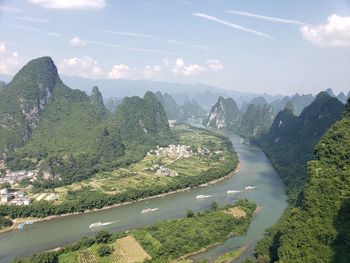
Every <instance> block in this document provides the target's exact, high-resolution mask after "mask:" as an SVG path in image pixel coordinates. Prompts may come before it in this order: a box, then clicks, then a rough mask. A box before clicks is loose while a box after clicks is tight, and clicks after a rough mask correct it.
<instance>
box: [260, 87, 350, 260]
mask: <svg viewBox="0 0 350 263" xmlns="http://www.w3.org/2000/svg"><path fill="white" fill-rule="evenodd" d="M339 103H340V102H339V101H337V100H336V99H334V98H330V96H329V95H328V94H325V93H321V94H320V95H318V97H317V98H316V100H315V101H314V102H313V103H312V104H310V106H308V107H307V108H305V110H304V111H303V113H302V114H301V115H300V117H299V118H297V119H294V123H293V124H294V125H295V123H297V124H298V123H300V125H299V126H296V127H295V130H292V131H291V130H290V129H288V126H287V127H283V128H282V129H285V130H287V129H288V130H289V131H290V133H289V134H288V137H282V136H281V137H280V138H281V139H282V143H281V145H279V146H278V147H279V148H280V149H281V151H282V147H283V143H284V144H285V142H286V140H287V139H286V138H288V140H292V138H295V137H294V136H295V135H294V134H295V133H296V134H298V135H297V138H298V139H299V140H301V142H300V144H299V143H296V145H295V146H294V147H291V146H290V145H289V148H287V147H288V146H287V145H288V144H285V146H284V147H285V148H284V149H285V151H284V155H286V157H283V158H286V159H287V158H288V156H289V157H290V158H292V156H295V157H296V156H297V155H296V153H297V152H299V153H302V152H303V151H305V152H306V154H303V155H302V157H303V158H304V159H303V160H296V158H295V157H294V158H293V159H292V160H291V162H298V161H301V162H303V163H301V164H302V165H305V168H304V169H305V172H304V170H300V168H297V167H298V166H295V165H293V164H290V165H289V166H286V168H289V169H290V170H291V171H289V172H290V173H286V172H285V170H281V169H280V168H279V167H281V166H282V163H281V159H279V158H277V156H278V153H276V152H273V151H272V150H271V149H269V148H267V152H268V153H269V154H270V156H272V157H271V159H272V160H273V161H274V162H273V163H274V164H279V165H280V166H276V167H277V169H278V170H279V172H280V174H281V176H282V178H283V179H284V180H286V179H289V180H288V181H286V182H287V189H289V196H290V197H291V204H290V206H289V208H288V209H287V210H286V211H285V213H284V214H283V216H282V218H281V219H280V220H279V222H278V224H276V225H275V226H273V227H272V228H271V229H269V231H268V232H267V233H266V236H265V238H264V239H263V240H261V241H260V242H259V244H258V246H257V247H256V252H255V255H256V258H258V260H259V262H276V261H278V262H347V261H348V258H349V256H350V254H349V251H350V250H349V248H350V246H349V241H348V237H349V233H350V232H349V229H350V226H349V212H348V211H349V206H348V204H349V202H348V200H349V197H350V190H349V185H350V181H349V180H348V176H347V175H348V174H349V169H348V167H349V160H350V159H349V158H348V157H349V156H350V152H349V147H347V146H348V145H349V142H350V137H349V134H350V132H349V127H350V126H349V123H350V122H349V113H348V112H349V111H348V110H346V111H345V114H344V117H343V119H342V120H341V121H339V122H337V123H336V124H334V125H333V126H332V127H331V128H330V129H329V130H328V131H327V132H326V134H325V135H324V136H323V137H322V138H321V139H320V141H319V142H318V143H317V138H320V137H321V136H322V134H323V132H325V131H326V130H327V129H328V127H329V126H331V125H332V124H333V123H334V122H335V121H336V120H337V119H338V118H339V117H340V113H339V111H340V109H342V108H343V107H341V105H340V104H339ZM347 107H348V106H347ZM289 111H290V109H289ZM282 114H283V115H284V119H283V118H282V117H283V116H281V115H282ZM288 114H289V115H290V116H291V113H289V112H288V109H287V110H285V111H284V112H282V113H281V114H280V116H278V117H279V118H280V119H277V118H276V121H284V123H285V121H286V119H287V120H288ZM319 116H321V118H320V117H319ZM294 118H295V117H294ZM301 119H302V120H303V121H300V120H301ZM289 120H290V119H289ZM299 121H300V122H299ZM305 123H307V124H308V125H305ZM301 124H302V125H303V126H304V127H302V126H301ZM289 125H292V124H291V123H289ZM273 127H274V126H273ZM275 132H276V131H275ZM292 132H294V134H293V133H292ZM270 134H271V133H270ZM314 137H316V138H314ZM294 142H296V139H295V141H294ZM316 143H317V145H316V147H315V155H314V158H313V159H314V160H312V161H309V160H310V159H311V158H312V150H311V148H312V147H313V144H316ZM275 147H276V148H277V146H275ZM298 147H299V151H298ZM276 148H275V149H276ZM265 149H266V148H265ZM272 149H274V148H272ZM293 151H294V154H295V155H289V154H292V153H293ZM310 156H311V157H310ZM280 158H281V157H280ZM309 158H310V159H309ZM307 161H309V163H308V165H307V172H306V162H307ZM297 171H302V173H300V172H299V174H297V173H296V172H297ZM293 172H294V173H293ZM289 175H290V177H288V176H289ZM292 175H294V178H293V177H292ZM306 175H307V180H306ZM301 176H303V177H301ZM304 176H305V177H304ZM300 177H301V178H302V180H300ZM288 182H289V183H288ZM303 184H304V185H305V186H304V187H303ZM299 191H301V193H300V194H299V195H296V193H298V192H299ZM296 196H297V198H296ZM294 200H296V201H295V202H293V201H294Z"/></svg>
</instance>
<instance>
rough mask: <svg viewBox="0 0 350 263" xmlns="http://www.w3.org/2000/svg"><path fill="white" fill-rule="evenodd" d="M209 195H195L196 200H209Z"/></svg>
mask: <svg viewBox="0 0 350 263" xmlns="http://www.w3.org/2000/svg"><path fill="white" fill-rule="evenodd" d="M209 197H211V195H197V196H196V199H204V198H209Z"/></svg>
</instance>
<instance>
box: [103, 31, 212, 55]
mask: <svg viewBox="0 0 350 263" xmlns="http://www.w3.org/2000/svg"><path fill="white" fill-rule="evenodd" d="M97 31H99V32H103V33H107V34H113V35H119V36H126V37H136V38H144V39H149V40H154V41H160V42H163V43H168V44H173V45H177V46H182V47H188V48H194V49H201V50H206V51H208V50H209V48H207V47H204V46H200V45H193V44H189V43H185V42H182V41H178V40H173V39H167V38H162V37H157V36H151V35H146V34H140V33H134V32H123V31H111V30H103V29H99V30H97Z"/></svg>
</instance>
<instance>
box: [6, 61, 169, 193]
mask: <svg viewBox="0 0 350 263" xmlns="http://www.w3.org/2000/svg"><path fill="white" fill-rule="evenodd" d="M1 94H2V95H4V96H0V98H1V103H2V104H1V108H0V120H1V124H2V126H1V129H0V142H1V143H2V145H3V147H2V149H6V150H7V152H6V155H5V158H4V159H5V164H6V166H7V168H10V169H11V170H22V169H26V170H28V169H39V171H40V173H39V174H40V176H39V180H37V181H35V183H34V186H35V187H37V188H39V187H44V188H52V187H55V186H57V185H63V184H69V183H71V182H74V181H77V180H81V179H85V178H88V177H90V176H92V175H94V174H95V173H96V172H98V171H101V170H108V169H112V168H114V167H117V166H120V165H122V164H125V163H128V162H130V161H137V160H139V159H140V158H142V157H143V156H144V155H145V154H146V152H147V150H149V149H150V148H153V147H155V146H156V145H157V144H167V143H169V142H173V141H174V137H173V136H172V132H171V131H170V128H169V125H168V120H167V118H166V115H165V112H164V109H163V107H162V105H161V104H160V103H159V102H158V101H157V99H156V98H155V96H154V94H153V93H151V92H149V93H146V95H145V96H144V98H143V99H141V98H139V97H133V98H127V99H125V100H124V102H123V103H122V105H121V106H120V109H119V110H118V112H117V113H116V116H112V114H110V113H108V111H107V109H106V108H105V106H104V104H103V99H102V94H101V93H100V92H99V90H98V88H97V87H94V88H93V90H92V93H91V96H88V95H86V94H85V93H84V92H82V91H79V90H72V89H70V88H68V87H67V86H65V85H64V84H63V83H62V81H61V80H60V78H59V76H58V74H57V69H56V66H55V65H54V63H53V61H52V60H51V58H47V57H44V58H39V59H36V60H33V61H31V62H29V63H28V64H27V65H26V66H25V67H24V68H23V69H22V70H20V71H19V73H18V74H17V75H16V76H15V77H14V79H13V81H12V82H11V83H10V84H9V85H7V86H6V88H4V89H3V90H1ZM5 99H6V101H5ZM14 147H16V149H15V150H13V149H14ZM43 174H46V175H47V174H49V177H51V178H52V179H53V180H47V176H45V177H46V178H41V176H42V175H43Z"/></svg>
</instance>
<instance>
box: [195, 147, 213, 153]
mask: <svg viewBox="0 0 350 263" xmlns="http://www.w3.org/2000/svg"><path fill="white" fill-rule="evenodd" d="M197 152H198V154H199V155H212V153H211V151H210V150H209V149H208V148H206V147H204V148H201V147H198V148H197Z"/></svg>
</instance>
